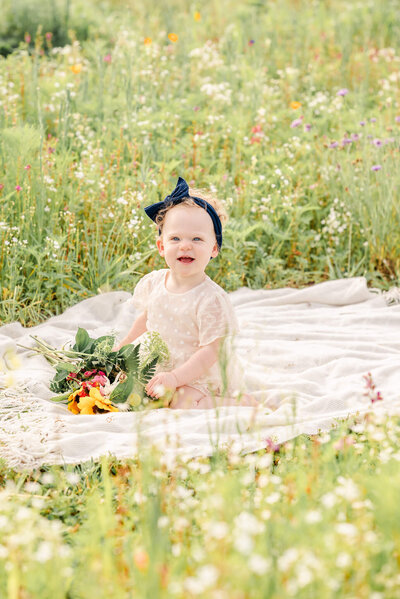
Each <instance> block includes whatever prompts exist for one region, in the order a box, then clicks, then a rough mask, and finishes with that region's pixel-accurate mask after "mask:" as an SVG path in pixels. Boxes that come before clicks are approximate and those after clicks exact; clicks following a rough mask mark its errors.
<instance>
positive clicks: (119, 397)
mask: <svg viewBox="0 0 400 599" xmlns="http://www.w3.org/2000/svg"><path fill="white" fill-rule="evenodd" d="M133 383H134V379H133V376H132V375H128V377H127V378H126V379H125V381H124V382H123V383H120V384H119V385H117V386H116V387H115V389H114V391H113V392H112V393H111V395H110V399H111V401H112V402H113V403H123V402H124V401H126V400H127V399H128V397H129V395H130V394H131V393H132V389H133Z"/></svg>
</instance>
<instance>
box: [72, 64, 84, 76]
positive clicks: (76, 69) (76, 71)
mask: <svg viewBox="0 0 400 599" xmlns="http://www.w3.org/2000/svg"><path fill="white" fill-rule="evenodd" d="M81 70H82V65H81V64H80V63H79V62H78V63H77V64H73V65H72V66H71V71H72V72H73V73H74V75H78V74H79V73H80V72H81Z"/></svg>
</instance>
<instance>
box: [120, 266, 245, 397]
mask: <svg viewBox="0 0 400 599" xmlns="http://www.w3.org/2000/svg"><path fill="white" fill-rule="evenodd" d="M167 272H169V269H168V268H162V269H160V270H154V271H153V272H151V273H148V274H147V275H145V276H144V277H143V278H142V279H140V281H139V282H138V283H137V285H136V287H135V289H134V292H133V297H132V300H131V301H132V302H133V305H134V306H135V308H136V309H137V310H138V311H139V313H142V312H145V311H146V310H147V321H146V328H147V330H148V331H157V332H158V333H159V334H160V335H161V337H162V338H163V340H164V341H165V343H166V344H167V346H168V349H169V352H170V355H171V360H170V362H169V363H168V368H166V367H165V364H164V365H163V366H162V365H161V364H157V367H156V371H155V374H157V372H162V371H164V372H170V371H171V370H173V369H174V368H177V367H178V366H181V365H182V364H183V363H184V362H186V361H187V360H188V359H189V358H190V357H191V356H192V355H193V354H194V353H195V352H196V351H197V350H198V349H199V348H200V347H203V346H205V345H208V344H209V343H211V342H212V341H214V340H215V339H217V338H220V337H224V341H223V344H222V348H223V349H222V352H221V353H222V355H221V356H220V357H219V359H218V360H217V361H216V362H215V363H214V364H213V365H212V366H211V368H210V369H209V370H208V371H207V372H206V373H205V374H203V375H202V376H201V377H200V378H198V379H196V380H193V381H190V383H187V386H189V387H194V388H195V389H198V390H199V391H201V392H203V393H204V394H207V395H210V394H212V393H214V394H215V395H217V396H220V395H221V394H222V393H223V390H224V387H225V395H227V396H231V394H232V392H235V391H236V392H239V389H241V387H242V383H243V371H242V369H241V365H240V363H239V361H238V357H237V355H236V352H235V350H234V347H233V337H234V335H236V334H237V333H238V332H239V323H238V320H237V317H236V314H235V312H234V308H233V305H232V303H231V301H230V299H229V296H228V294H227V293H226V291H225V290H224V289H222V287H220V286H219V285H218V284H217V283H215V282H214V281H213V280H212V279H210V277H209V276H208V275H206V278H205V280H204V281H202V282H201V283H199V284H198V285H196V286H195V287H192V289H189V291H186V292H184V293H172V292H171V291H169V290H168V289H167V288H166V287H165V280H166V275H167ZM141 337H142V336H140V337H139V338H138V339H136V340H135V343H137V342H139V341H140V338H141ZM225 375H226V379H225V382H226V384H225V386H224V384H223V383H224V376H225Z"/></svg>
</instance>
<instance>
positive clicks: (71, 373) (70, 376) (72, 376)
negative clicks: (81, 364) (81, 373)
mask: <svg viewBox="0 0 400 599" xmlns="http://www.w3.org/2000/svg"><path fill="white" fill-rule="evenodd" d="M77 376H78V375H77V373H76V372H70V373H69V375H68V376H67V381H68V380H71V379H76V377H77Z"/></svg>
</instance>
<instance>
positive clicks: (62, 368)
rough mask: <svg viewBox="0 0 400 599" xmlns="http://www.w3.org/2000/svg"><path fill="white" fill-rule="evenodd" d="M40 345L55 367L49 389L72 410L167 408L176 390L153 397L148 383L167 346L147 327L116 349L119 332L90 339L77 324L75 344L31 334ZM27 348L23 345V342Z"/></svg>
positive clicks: (163, 359)
mask: <svg viewBox="0 0 400 599" xmlns="http://www.w3.org/2000/svg"><path fill="white" fill-rule="evenodd" d="M32 338H33V339H35V341H36V343H37V347H35V348H29V349H31V350H32V349H33V351H35V352H36V353H38V354H41V355H43V356H44V357H45V358H46V359H47V360H48V361H49V362H50V364H51V365H52V366H53V367H54V368H55V370H56V374H55V376H54V377H53V379H52V380H51V382H50V389H51V390H52V391H54V392H55V393H57V394H58V395H57V396H55V397H53V398H52V400H53V401H59V402H63V403H66V404H68V410H70V411H71V412H72V413H73V414H103V413H106V412H119V411H126V410H142V409H144V408H146V407H147V408H159V407H167V406H168V405H169V402H170V401H171V399H172V394H171V393H170V392H168V391H167V392H166V393H165V394H164V396H163V397H162V398H160V399H158V400H154V399H153V398H152V397H149V396H148V395H147V394H146V392H145V386H146V384H147V383H148V381H149V380H150V379H151V378H152V377H153V376H154V373H155V369H156V365H157V363H161V364H163V365H166V366H167V365H168V361H169V358H170V355H169V350H168V347H167V345H166V344H165V342H164V340H163V339H162V337H161V335H160V334H159V333H157V332H156V331H149V332H147V333H145V334H144V335H143V337H142V341H141V342H140V343H137V344H136V345H124V346H123V347H121V348H120V349H119V350H118V351H113V349H112V348H113V347H114V343H115V336H114V335H105V336H103V337H98V338H97V339H92V338H91V337H89V334H88V332H87V331H86V330H85V329H82V328H79V329H78V332H77V334H76V337H75V344H74V345H73V346H72V347H69V348H67V349H64V348H63V349H61V350H60V349H56V348H54V347H52V346H51V345H49V344H48V343H46V342H45V341H43V340H42V339H40V338H39V337H36V336H34V335H32ZM22 347H23V346H22Z"/></svg>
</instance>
